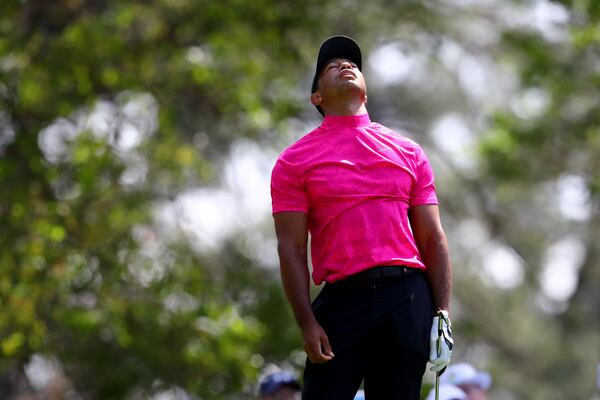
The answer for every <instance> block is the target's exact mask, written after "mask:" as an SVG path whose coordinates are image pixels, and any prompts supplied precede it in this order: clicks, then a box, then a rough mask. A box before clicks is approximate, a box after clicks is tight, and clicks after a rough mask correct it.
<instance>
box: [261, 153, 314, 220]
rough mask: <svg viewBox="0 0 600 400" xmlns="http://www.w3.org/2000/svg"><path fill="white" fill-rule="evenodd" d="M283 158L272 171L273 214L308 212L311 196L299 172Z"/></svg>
mask: <svg viewBox="0 0 600 400" xmlns="http://www.w3.org/2000/svg"><path fill="white" fill-rule="evenodd" d="M294 172H295V171H294V170H293V168H292V167H291V166H290V165H289V164H287V163H286V162H285V161H284V160H283V159H282V158H279V159H278V160H277V162H276V163H275V166H274V167H273V171H272V173H271V202H272V207H273V214H277V213H280V212H285V211H298V212H303V213H308V209H309V204H310V202H309V197H308V193H307V192H306V190H305V189H304V187H303V185H302V182H301V181H300V179H299V178H298V174H297V173H294Z"/></svg>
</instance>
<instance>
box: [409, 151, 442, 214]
mask: <svg viewBox="0 0 600 400" xmlns="http://www.w3.org/2000/svg"><path fill="white" fill-rule="evenodd" d="M415 177H416V179H415V182H414V183H413V187H412V189H411V193H410V207H413V206H420V205H425V204H438V199H437V196H436V194H435V184H434V176H433V170H432V169H431V164H430V163H429V159H428V158H427V156H426V155H425V152H424V151H423V150H422V149H421V148H420V147H419V149H418V151H417V159H416V163H415Z"/></svg>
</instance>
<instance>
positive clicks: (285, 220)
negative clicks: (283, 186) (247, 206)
mask: <svg viewBox="0 0 600 400" xmlns="http://www.w3.org/2000/svg"><path fill="white" fill-rule="evenodd" d="M273 218H274V220H275V233H276V234H277V251H278V253H279V264H280V270H281V280H282V282H283V289H284V291H285V294H286V296H287V299H288V302H289V303H290V305H291V307H292V311H293V312H294V317H295V318H296V323H297V324H298V326H299V327H300V330H301V331H302V336H303V339H304V350H305V351H306V354H307V355H308V357H309V358H310V360H311V361H312V362H315V363H323V362H326V361H329V360H330V359H331V358H332V357H333V353H332V351H331V346H330V345H329V340H328V338H327V334H326V333H325V331H324V330H323V328H321V326H320V325H319V323H318V322H317V320H316V318H315V315H314V313H313V311H312V308H311V305H310V293H309V288H310V282H309V274H308V261H307V249H306V248H307V241H308V228H307V219H306V214H304V213H300V212H283V213H278V214H275V216H274V217H273Z"/></svg>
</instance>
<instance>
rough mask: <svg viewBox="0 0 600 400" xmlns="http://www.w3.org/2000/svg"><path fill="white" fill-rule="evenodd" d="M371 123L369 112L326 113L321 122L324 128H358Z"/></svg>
mask: <svg viewBox="0 0 600 400" xmlns="http://www.w3.org/2000/svg"><path fill="white" fill-rule="evenodd" d="M370 124H371V119H370V118H369V114H361V115H326V116H325V118H323V122H322V123H321V127H322V128H358V127H361V126H368V125H370Z"/></svg>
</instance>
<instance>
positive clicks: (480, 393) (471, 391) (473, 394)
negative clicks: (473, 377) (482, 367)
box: [458, 384, 487, 400]
mask: <svg viewBox="0 0 600 400" xmlns="http://www.w3.org/2000/svg"><path fill="white" fill-rule="evenodd" d="M458 386H459V387H460V388H461V389H462V390H463V392H465V394H466V395H467V400H486V399H487V392H486V391H485V390H483V389H482V388H480V387H479V386H477V385H473V384H465V385H458Z"/></svg>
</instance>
